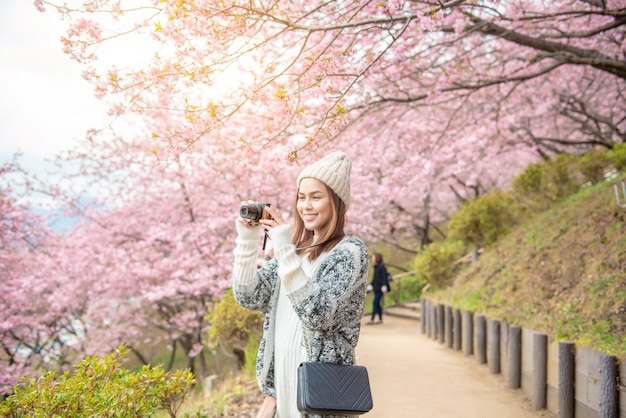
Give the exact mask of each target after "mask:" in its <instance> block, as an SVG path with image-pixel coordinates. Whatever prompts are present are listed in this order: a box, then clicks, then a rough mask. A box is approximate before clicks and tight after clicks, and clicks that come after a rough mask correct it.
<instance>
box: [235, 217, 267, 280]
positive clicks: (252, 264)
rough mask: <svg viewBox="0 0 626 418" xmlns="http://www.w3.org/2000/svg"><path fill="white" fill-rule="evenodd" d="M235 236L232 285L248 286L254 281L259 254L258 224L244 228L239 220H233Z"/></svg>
mask: <svg viewBox="0 0 626 418" xmlns="http://www.w3.org/2000/svg"><path fill="white" fill-rule="evenodd" d="M235 225H236V228H237V238H236V239H235V250H234V251H233V254H234V255H235V263H234V267H233V286H234V287H243V288H246V287H249V286H250V285H253V284H254V282H255V277H256V272H257V258H258V255H259V234H260V232H261V227H260V226H253V227H250V228H246V227H245V226H244V225H242V224H241V223H240V222H235Z"/></svg>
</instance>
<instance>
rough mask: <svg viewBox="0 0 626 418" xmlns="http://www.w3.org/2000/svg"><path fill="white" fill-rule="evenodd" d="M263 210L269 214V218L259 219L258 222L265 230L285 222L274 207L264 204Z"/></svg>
mask: <svg viewBox="0 0 626 418" xmlns="http://www.w3.org/2000/svg"><path fill="white" fill-rule="evenodd" d="M264 212H265V213H267V214H268V215H270V219H260V220H259V224H261V226H262V227H263V228H265V229H266V230H267V231H269V230H270V229H272V228H275V227H277V226H278V225H283V224H285V223H286V222H285V220H284V219H283V217H282V216H281V215H280V213H279V212H278V210H276V208H275V207H272V206H265V209H264Z"/></svg>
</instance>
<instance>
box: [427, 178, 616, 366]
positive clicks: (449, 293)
mask: <svg viewBox="0 0 626 418" xmlns="http://www.w3.org/2000/svg"><path fill="white" fill-rule="evenodd" d="M622 178H624V177H622ZM620 181H621V180H620ZM613 183H614V182H610V183H608V182H604V183H601V184H598V185H596V186H593V187H589V188H586V189H583V190H581V191H580V192H579V193H577V194H576V195H574V196H571V197H570V198H569V199H567V200H566V201H565V202H562V203H560V204H558V205H556V206H554V207H553V208H552V209H550V210H549V211H547V212H544V213H542V214H540V215H537V216H535V217H534V218H533V219H532V220H530V221H529V222H527V223H525V224H523V225H519V226H517V227H516V228H515V229H514V230H513V231H512V232H511V233H509V234H507V235H506V236H505V237H504V238H502V239H500V240H499V241H498V242H497V243H496V244H494V245H493V246H492V247H490V248H488V249H487V250H486V251H485V252H484V253H483V254H482V255H481V257H480V259H479V260H478V262H477V263H476V264H474V265H473V266H471V267H469V268H467V269H466V270H464V271H463V272H462V273H460V275H458V276H457V277H456V278H455V281H454V284H453V285H452V286H451V287H449V288H447V289H446V290H445V291H440V292H438V293H435V294H431V295H426V296H431V297H435V298H438V299H439V300H441V301H443V302H444V303H447V304H450V305H452V306H455V307H458V308H461V309H464V310H471V311H474V312H479V313H483V314H485V315H486V316H488V317H490V318H494V319H500V320H503V321H506V322H508V323H510V324H515V325H519V326H524V327H527V328H530V329H534V330H536V331H539V332H543V333H546V334H547V335H549V336H553V337H556V338H557V340H559V341H561V340H566V341H572V342H575V343H577V344H579V345H583V346H589V347H592V348H595V349H598V350H601V351H604V352H607V353H609V354H613V355H616V356H618V357H620V358H622V359H624V358H626V209H621V208H619V207H618V206H617V202H616V199H615V192H614V189H613V185H612V184H613Z"/></svg>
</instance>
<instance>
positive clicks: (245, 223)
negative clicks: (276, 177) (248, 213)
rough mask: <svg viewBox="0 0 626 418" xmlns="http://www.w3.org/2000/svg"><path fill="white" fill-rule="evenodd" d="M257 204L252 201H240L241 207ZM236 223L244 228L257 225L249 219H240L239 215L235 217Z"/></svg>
mask: <svg viewBox="0 0 626 418" xmlns="http://www.w3.org/2000/svg"><path fill="white" fill-rule="evenodd" d="M257 203H258V202H256V201H254V200H248V201H243V200H242V201H241V206H244V205H256V204H257ZM237 222H239V223H240V224H242V225H243V226H245V227H246V228H250V227H251V226H256V225H258V223H256V222H254V221H252V220H251V219H246V218H242V217H241V215H239V216H237Z"/></svg>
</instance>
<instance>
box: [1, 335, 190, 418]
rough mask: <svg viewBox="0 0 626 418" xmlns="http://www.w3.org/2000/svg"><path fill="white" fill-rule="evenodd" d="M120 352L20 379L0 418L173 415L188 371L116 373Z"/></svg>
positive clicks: (186, 387) (150, 369)
mask: <svg viewBox="0 0 626 418" xmlns="http://www.w3.org/2000/svg"><path fill="white" fill-rule="evenodd" d="M127 353H128V349H125V348H124V347H120V348H118V350H117V351H116V352H115V353H114V354H111V355H108V356H105V357H104V358H103V359H99V358H98V357H97V356H92V357H87V358H85V359H84V360H83V361H82V362H80V363H78V364H77V365H75V366H74V370H73V373H72V374H71V375H70V373H69V372H65V373H64V374H63V375H61V376H58V375H57V374H56V373H55V372H47V373H45V374H44V375H43V376H41V377H38V378H29V379H25V380H24V382H23V383H22V384H20V385H17V386H15V388H14V393H13V394H12V395H10V396H9V397H7V398H6V399H5V400H4V401H3V402H2V403H1V404H0V416H2V417H11V418H14V417H15V418H17V417H96V416H97V417H146V416H154V414H155V412H156V411H159V410H160V411H165V412H166V413H167V414H169V416H170V417H176V413H177V411H178V409H179V408H180V406H181V404H182V403H183V401H184V399H185V398H186V397H187V395H188V394H189V392H190V390H191V388H192V387H193V385H194V384H195V380H194V377H193V374H192V373H191V372H190V371H189V370H184V371H182V370H179V371H176V372H174V373H172V372H167V373H166V372H165V371H164V370H163V368H162V367H161V366H156V367H152V366H148V365H146V366H143V367H142V368H141V369H140V370H139V371H131V370H128V369H126V368H123V367H122V360H123V359H124V358H125V356H126V354H127Z"/></svg>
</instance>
